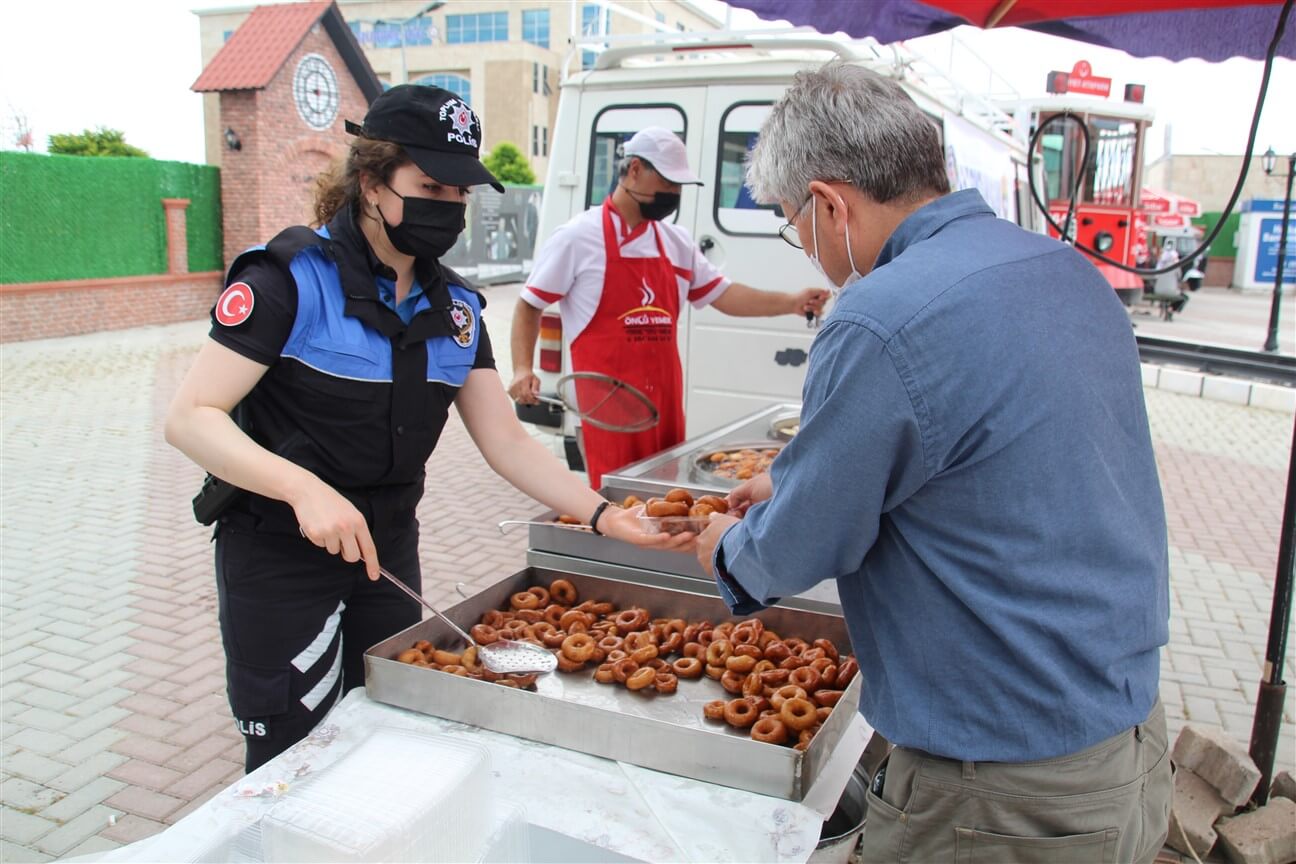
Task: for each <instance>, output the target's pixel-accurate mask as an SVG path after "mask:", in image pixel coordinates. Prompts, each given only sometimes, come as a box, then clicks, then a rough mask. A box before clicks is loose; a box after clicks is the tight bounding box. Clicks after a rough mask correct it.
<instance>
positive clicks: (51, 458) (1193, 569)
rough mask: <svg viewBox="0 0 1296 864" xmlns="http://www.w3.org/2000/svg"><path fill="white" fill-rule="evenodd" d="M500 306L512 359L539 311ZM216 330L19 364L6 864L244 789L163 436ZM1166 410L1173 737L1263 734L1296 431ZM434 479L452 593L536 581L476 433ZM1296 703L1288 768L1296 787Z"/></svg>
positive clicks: (2, 573)
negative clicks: (507, 578)
mask: <svg viewBox="0 0 1296 864" xmlns="http://www.w3.org/2000/svg"><path fill="white" fill-rule="evenodd" d="M490 295H491V299H492V301H493V302H492V303H491V305H490V307H489V308H488V309H487V313H486V318H487V322H488V324H489V325H490V326H491V329H492V333H493V334H494V335H495V344H496V346H497V350H500V351H501V352H502V353H504V354H506V353H507V350H506V348H505V346H506V345H507V336H506V334H507V332H508V331H507V325H508V313H509V307H510V306H511V297H512V296H515V294H514V292H513V291H512V290H511V289H508V288H498V289H494V290H493V291H491V292H490ZM205 332H206V326H205V324H203V323H200V322H196V323H190V324H183V325H176V326H171V327H159V328H142V329H138V330H131V331H121V332H115V333H101V334H92V335H87V336H79V337H74V338H69V339H58V340H45V341H41V342H30V343H19V344H11V345H6V346H3V348H0V372H2V374H3V387H2V388H0V389H2V393H0V413H2V423H3V426H2V427H0V428H2V429H3V448H2V449H0V472H2V473H0V532H3V533H2V534H0V861H44V860H49V859H51V858H54V857H64V856H68V855H74V854H82V853H87V852H93V851H97V850H104V849H109V848H113V847H115V846H117V845H119V844H122V843H128V842H131V841H134V840H137V839H141V838H143V837H146V836H148V835H150V834H153V833H155V832H157V831H160V830H162V829H163V828H164V827H166V826H167V825H169V824H171V823H173V822H175V821H176V820H177V819H179V818H181V817H182V816H184V815H185V814H186V813H188V812H189V811H191V810H192V809H194V808H195V807H197V806H199V805H201V803H202V802H204V801H205V800H206V799H207V798H209V797H210V796H211V795H213V794H214V793H215V792H216V791H217V790H219V789H221V788H223V787H224V786H225V785H227V784H228V783H230V782H231V781H232V780H233V779H234V778H236V777H238V776H239V775H240V773H241V764H242V754H241V750H242V744H241V741H240V739H239V737H238V736H237V734H236V733H235V731H234V724H233V721H232V719H231V717H230V714H229V709H228V707H227V705H226V703H225V698H224V674H223V664H222V657H221V651H220V637H219V633H218V630H217V627H216V613H215V605H216V598H215V588H214V583H213V580H212V576H211V549H210V545H209V542H208V540H209V532H208V531H206V530H205V529H203V528H201V527H200V526H198V525H197V524H195V523H194V522H193V520H192V517H191V515H190V509H189V499H190V498H191V496H192V495H193V493H194V492H195V491H196V489H197V486H198V484H199V481H200V479H201V472H200V471H199V469H197V468H196V467H194V466H193V465H192V464H191V463H189V462H188V460H186V459H185V458H184V457H183V456H181V455H180V454H179V453H177V452H176V451H174V450H172V449H171V448H170V447H168V446H167V445H166V444H165V442H164V441H163V440H162V435H161V418H162V414H163V412H164V410H165V407H166V403H167V400H168V399H169V398H170V395H171V393H172V392H173V391H174V389H175V386H176V384H177V383H178V382H179V380H180V377H181V376H182V375H183V374H184V371H185V369H186V368H187V367H188V364H189V362H190V360H191V359H192V357H193V354H194V352H195V351H196V350H197V347H198V345H200V344H201V342H202V340H203V339H204V338H205V335H204V334H205ZM500 360H501V366H502V367H505V368H504V370H503V371H505V372H507V368H506V367H507V362H506V361H507V358H506V357H503V356H501V358H500ZM1146 396H1147V402H1148V408H1149V412H1150V416H1151V419H1152V431H1153V436H1154V439H1155V441H1156V448H1157V459H1158V465H1159V467H1160V471H1161V477H1162V484H1163V488H1164V490H1165V495H1166V508H1167V513H1168V516H1169V527H1170V542H1171V580H1172V585H1171V588H1172V597H1171V599H1172V618H1171V643H1170V646H1169V647H1168V649H1167V650H1166V651H1165V652H1164V654H1163V660H1162V671H1163V674H1162V698H1163V700H1164V701H1165V703H1166V707H1167V712H1168V715H1169V718H1170V723H1171V727H1172V728H1171V734H1172V735H1173V734H1175V733H1176V732H1177V730H1178V728H1179V727H1180V726H1181V725H1182V724H1183V723H1184V722H1185V721H1197V722H1205V723H1215V724H1220V725H1222V726H1223V727H1224V728H1225V729H1227V730H1228V731H1229V732H1230V733H1231V734H1233V735H1234V736H1235V737H1237V738H1238V739H1239V740H1243V741H1245V740H1247V739H1248V738H1249V735H1250V731H1251V720H1252V711H1253V706H1254V702H1255V692H1256V688H1257V682H1258V677H1259V669H1260V663H1261V660H1262V657H1263V653H1264V644H1265V639H1266V634H1267V626H1268V618H1269V608H1270V603H1271V600H1272V590H1273V588H1272V586H1273V575H1274V567H1275V559H1276V554H1277V547H1278V524H1279V518H1280V515H1281V511H1282V497H1283V491H1284V484H1285V478H1286V473H1285V472H1286V466H1287V458H1288V455H1289V453H1290V441H1291V435H1292V425H1293V419H1292V415H1290V414H1281V413H1276V412H1268V411H1263V410H1259V409H1252V408H1245V407H1240V406H1235V405H1230V404H1226V403H1221V402H1211V401H1207V400H1202V399H1196V398H1191V397H1186V396H1180V395H1176V394H1172V393H1167V392H1164V391H1157V390H1149V391H1146ZM547 440H549V441H550V443H551V444H553V443H554V442H552V440H551V439H547ZM554 446H556V444H555V445H554ZM429 467H430V469H432V470H430V471H429V476H430V477H432V478H436V477H445V478H448V479H447V481H446V482H444V483H439V482H437V481H436V480H432V481H430V482H429V488H428V492H427V495H426V497H425V499H424V501H423V503H422V505H421V506H420V509H419V518H420V522H421V523H422V525H423V526H424V530H423V537H422V547H421V558H422V565H423V572H424V585H425V592H424V593H425V595H426V596H427V597H428V599H429V600H431V601H433V602H445V601H449V600H450V599H451V598H452V597H453V596H454V587H453V586H454V583H455V582H457V581H463V582H465V583H467V584H468V585H469V590H472V589H473V588H475V587H478V586H481V585H485V584H487V583H489V582H491V581H493V580H494V579H495V578H497V577H498V576H499V575H501V574H505V573H509V572H512V571H514V570H516V569H518V568H519V567H521V566H523V564H524V556H525V543H526V534H525V532H524V531H517V532H514V533H511V534H508V535H504V536H501V535H500V534H499V532H498V531H497V530H496V528H495V524H496V523H497V522H498V521H500V520H502V519H505V518H516V517H520V516H528V515H532V514H534V513H535V512H537V511H538V510H539V509H540V508H539V505H536V504H535V503H533V502H531V501H529V500H528V499H527V498H526V497H525V496H523V495H522V494H521V493H519V492H516V491H515V490H513V489H512V488H511V487H510V486H508V484H507V483H505V482H504V481H502V480H500V479H499V478H497V477H496V476H495V475H494V474H492V473H491V471H490V469H489V468H488V467H487V466H486V464H485V462H484V460H483V459H482V458H481V456H480V455H479V454H478V453H477V451H476V449H475V448H474V447H473V445H472V443H471V441H470V440H469V438H468V436H467V434H466V432H465V431H464V429H463V426H462V425H461V424H460V423H459V422H458V420H457V419H455V418H453V417H452V419H451V422H450V423H449V424H448V425H447V427H446V432H445V435H444V436H443V439H442V443H441V446H440V447H439V448H438V450H437V452H436V453H435V454H434V456H433V458H432V462H431V463H430V466H429ZM1287 663H1288V665H1289V668H1296V661H1294V660H1293V657H1292V656H1291V654H1289V656H1288V659H1287ZM1290 706H1291V700H1288V707H1287V710H1286V712H1285V714H1284V724H1285V725H1284V737H1283V742H1282V746H1281V750H1280V756H1279V764H1280V766H1285V767H1287V768H1288V769H1289V770H1291V769H1296V745H1294V739H1296V736H1294V735H1293V733H1292V730H1293V729H1296V725H1293V724H1296V717H1293V712H1292V709H1291V707H1290ZM110 817H112V819H113V824H111V825H110V824H109V820H110Z"/></svg>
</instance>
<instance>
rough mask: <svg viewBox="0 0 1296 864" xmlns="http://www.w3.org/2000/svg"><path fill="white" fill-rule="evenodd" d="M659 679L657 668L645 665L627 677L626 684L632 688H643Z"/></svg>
mask: <svg viewBox="0 0 1296 864" xmlns="http://www.w3.org/2000/svg"><path fill="white" fill-rule="evenodd" d="M656 680H657V670H655V669H653V668H651V667H648V666H645V667H643V668H642V669H639V670H638V671H636V672H635V673H634V674H633V675H631V676H630V677H628V678H626V681H625V685H626V687H628V688H630V689H631V690H643V689H644V688H645V687H648V686H651V685H652V684H653V682H655V681H656Z"/></svg>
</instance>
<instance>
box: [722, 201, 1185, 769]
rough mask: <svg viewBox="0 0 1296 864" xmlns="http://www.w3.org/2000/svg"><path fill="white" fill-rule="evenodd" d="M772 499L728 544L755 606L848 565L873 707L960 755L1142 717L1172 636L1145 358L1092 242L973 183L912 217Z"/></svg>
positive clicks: (1033, 748) (1055, 743)
mask: <svg viewBox="0 0 1296 864" xmlns="http://www.w3.org/2000/svg"><path fill="white" fill-rule="evenodd" d="M802 400H803V408H802V412H801V427H800V430H799V432H798V433H797V436H796V437H795V438H794V439H792V441H791V442H790V443H789V444H788V445H787V447H786V448H784V450H783V452H782V454H780V455H779V457H778V458H777V459H776V460H775V461H774V464H773V467H772V469H771V479H772V481H773V486H774V495H773V497H772V498H771V499H770V500H769V501H766V502H762V503H761V504H759V505H757V506H755V507H753V508H752V509H751V510H750V511H749V513H748V514H747V516H746V518H745V519H744V520H743V521H742V522H741V523H739V524H737V525H735V526H733V527H732V528H730V529H729V531H728V532H727V533H726V534H725V536H724V537H723V538H722V540H721V543H720V544H719V545H718V547H717V552H716V559H715V560H716V563H717V565H718V570H719V572H721V576H720V579H719V582H720V585H721V592H722V593H723V594H726V595H727V597H726V600H727V601H728V602H729V604H730V606H731V608H733V609H734V610H735V611H736V612H740V613H741V612H744V611H749V610H750V609H752V608H754V607H757V606H758V605H759V604H769V603H771V602H774V599H775V598H777V597H780V596H788V595H792V594H797V593H800V592H802V591H805V590H807V589H809V588H811V587H812V586H814V585H816V584H817V583H819V582H821V581H823V580H825V579H835V580H836V581H837V588H838V591H839V593H840V595H841V602H842V608H843V612H844V614H845V616H846V621H847V625H848V628H849V630H850V635H851V642H852V645H853V647H854V650H855V652H856V654H857V656H858V658H859V663H860V670H861V673H862V676H863V682H862V683H863V694H862V697H861V700H860V710H861V711H862V712H863V713H864V716H865V717H866V718H867V719H868V721H869V723H870V724H872V726H873V727H874V728H876V729H877V730H878V731H880V732H881V733H882V734H883V735H885V736H886V737H887V738H888V739H889V740H890V741H892V742H893V743H895V744H899V745H903V746H907V747H914V748H919V749H922V750H926V751H928V752H931V753H936V754H940V755H943V756H948V757H951V758H955V759H963V760H976V761H982V760H988V761H1027V760H1033V759H1044V758H1050V757H1054V756H1059V755H1063V754H1067V753H1072V752H1075V751H1077V750H1081V749H1083V748H1085V747H1088V746H1090V745H1092V744H1095V743H1097V742H1099V741H1101V740H1103V739H1104V738H1108V737H1110V736H1112V735H1114V734H1116V733H1117V732H1120V731H1122V730H1124V729H1127V728H1129V727H1130V726H1133V725H1134V724H1136V723H1139V722H1142V721H1143V720H1144V719H1145V717H1146V716H1147V714H1148V712H1149V710H1150V709H1151V707H1152V705H1153V702H1154V700H1155V699H1156V696H1157V687H1158V674H1159V669H1158V654H1159V649H1160V646H1162V645H1164V644H1165V643H1166V641H1167V639H1168V636H1169V633H1168V618H1169V598H1168V562H1167V546H1166V524H1165V512H1164V507H1163V504H1162V500H1161V489H1160V485H1159V482H1158V479H1157V470H1156V464H1155V462H1154V460H1153V454H1152V442H1151V436H1150V434H1149V432H1148V421H1147V413H1146V409H1145V406H1144V401H1143V389H1142V381H1141V376H1140V371H1139V360H1138V351H1137V347H1136V345H1135V341H1134V336H1133V333H1132V331H1131V327H1130V323H1129V319H1128V317H1127V315H1126V313H1125V311H1124V309H1123V307H1122V306H1121V304H1120V301H1119V300H1118V299H1117V297H1116V295H1115V293H1114V292H1113V291H1112V289H1111V287H1110V286H1109V285H1108V284H1107V282H1106V281H1105V280H1104V279H1103V277H1102V276H1101V275H1100V274H1099V273H1098V271H1097V270H1096V269H1095V268H1094V267H1093V266H1092V265H1091V264H1090V263H1089V262H1088V261H1086V260H1085V259H1084V258H1083V257H1082V256H1081V255H1080V254H1079V253H1078V252H1076V251H1075V250H1073V249H1071V248H1070V247H1068V246H1065V245H1063V244H1061V243H1058V242H1057V241H1055V240H1051V239H1049V238H1047V237H1044V236H1041V235H1038V234H1032V233H1029V232H1027V231H1024V230H1022V229H1021V228H1019V227H1017V226H1016V225H1014V224H1012V223H1010V222H1007V221H1005V220H1002V219H997V218H995V216H994V214H993V212H992V211H991V210H990V209H989V208H988V207H986V205H985V203H984V201H983V200H982V199H981V196H980V195H979V194H978V193H977V192H976V191H973V190H966V191H962V192H956V193H954V194H952V195H947V196H945V197H943V198H940V199H938V200H936V201H934V202H932V203H930V204H928V205H926V206H924V207H922V208H921V209H919V210H918V211H916V212H915V213H913V214H911V215H910V216H909V217H908V218H907V219H906V220H905V221H904V222H903V223H902V224H901V225H900V226H899V227H898V228H897V229H896V231H895V233H894V234H893V235H892V236H891V238H890V239H889V240H888V241H887V243H886V244H885V246H884V247H883V248H882V251H881V253H880V254H879V256H878V260H877V263H876V265H875V268H874V270H873V271H872V272H871V273H870V274H869V275H868V276H866V277H864V278H863V279H861V280H858V281H856V282H855V283H853V284H851V285H849V286H848V287H847V288H846V290H845V291H844V292H843V293H842V295H841V297H840V299H839V300H838V303H837V305H836V307H835V308H834V309H833V311H832V313H831V314H830V315H829V316H828V318H827V319H826V321H825V323H824V327H823V329H822V331H820V333H819V335H818V336H817V338H816V339H815V341H814V345H813V346H812V348H811V352H810V365H809V371H808V374H807V377H806V382H805V389H804V392H803V394H802Z"/></svg>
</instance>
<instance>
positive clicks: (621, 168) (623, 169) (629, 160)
mask: <svg viewBox="0 0 1296 864" xmlns="http://www.w3.org/2000/svg"><path fill="white" fill-rule="evenodd" d="M635 162H642V163H643V166H644V167H645V168H653V164H652V163H651V162H649V161H648V160H647V159H645V158H643V157H642V156H622V157H621V158H620V159H618V160H617V168H616V172H617V176H618V177H624V176H626V175H627V174H629V173H630V166H631V165H632V164H634V163H635ZM653 170H654V171H656V170H657V169H656V168H653Z"/></svg>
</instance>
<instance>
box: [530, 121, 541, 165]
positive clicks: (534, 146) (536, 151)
mask: <svg viewBox="0 0 1296 864" xmlns="http://www.w3.org/2000/svg"><path fill="white" fill-rule="evenodd" d="M539 155H540V127H539V126H532V127H531V158H532V159H534V158H535V157H537V156H539Z"/></svg>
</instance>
